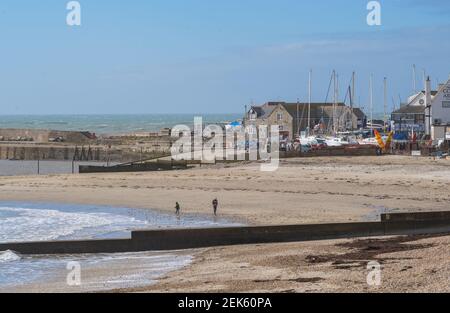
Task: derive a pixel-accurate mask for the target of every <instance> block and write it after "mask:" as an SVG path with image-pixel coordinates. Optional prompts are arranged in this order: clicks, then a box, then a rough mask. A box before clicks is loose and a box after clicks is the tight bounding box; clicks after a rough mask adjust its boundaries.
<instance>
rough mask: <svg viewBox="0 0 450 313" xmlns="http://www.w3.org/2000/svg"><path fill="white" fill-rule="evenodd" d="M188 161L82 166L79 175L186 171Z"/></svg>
mask: <svg viewBox="0 0 450 313" xmlns="http://www.w3.org/2000/svg"><path fill="white" fill-rule="evenodd" d="M186 168H187V162H186V161H164V160H156V161H154V162H136V163H135V162H131V163H124V164H119V165H114V166H90V165H80V166H79V173H80V174H87V173H123V172H151V171H172V170H180V169H186Z"/></svg>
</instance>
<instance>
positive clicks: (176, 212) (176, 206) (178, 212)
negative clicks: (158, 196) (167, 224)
mask: <svg viewBox="0 0 450 313" xmlns="http://www.w3.org/2000/svg"><path fill="white" fill-rule="evenodd" d="M175 214H176V215H180V204H179V203H178V202H177V203H176V204H175Z"/></svg>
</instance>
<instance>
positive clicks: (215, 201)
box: [212, 198, 219, 216]
mask: <svg viewBox="0 0 450 313" xmlns="http://www.w3.org/2000/svg"><path fill="white" fill-rule="evenodd" d="M212 205H213V209H214V215H216V216H217V207H218V206H219V201H217V198H216V199H214V200H213V202H212Z"/></svg>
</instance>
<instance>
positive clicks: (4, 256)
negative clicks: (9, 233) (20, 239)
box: [0, 250, 21, 263]
mask: <svg viewBox="0 0 450 313" xmlns="http://www.w3.org/2000/svg"><path fill="white" fill-rule="evenodd" d="M20 259H21V257H20V256H19V255H17V254H15V253H14V252H13V251H11V250H6V251H0V263H6V262H14V261H19V260H20Z"/></svg>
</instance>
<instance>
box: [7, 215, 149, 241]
mask: <svg viewBox="0 0 450 313" xmlns="http://www.w3.org/2000/svg"><path fill="white" fill-rule="evenodd" d="M0 213H1V214H2V215H3V216H5V215H6V217H3V218H2V219H0V242H23V241H48V240H56V239H60V238H62V237H69V236H71V235H74V234H76V233H77V232H79V231H83V230H85V229H92V228H96V229H98V228H102V227H103V228H104V227H107V228H108V232H114V231H123V230H124V229H128V228H129V227H133V226H134V227H136V226H143V225H145V222H143V221H139V220H137V219H135V218H133V217H128V216H123V215H116V214H110V213H86V212H76V213H74V212H63V211H57V210H46V209H28V208H11V207H0ZM99 231H100V229H99Z"/></svg>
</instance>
